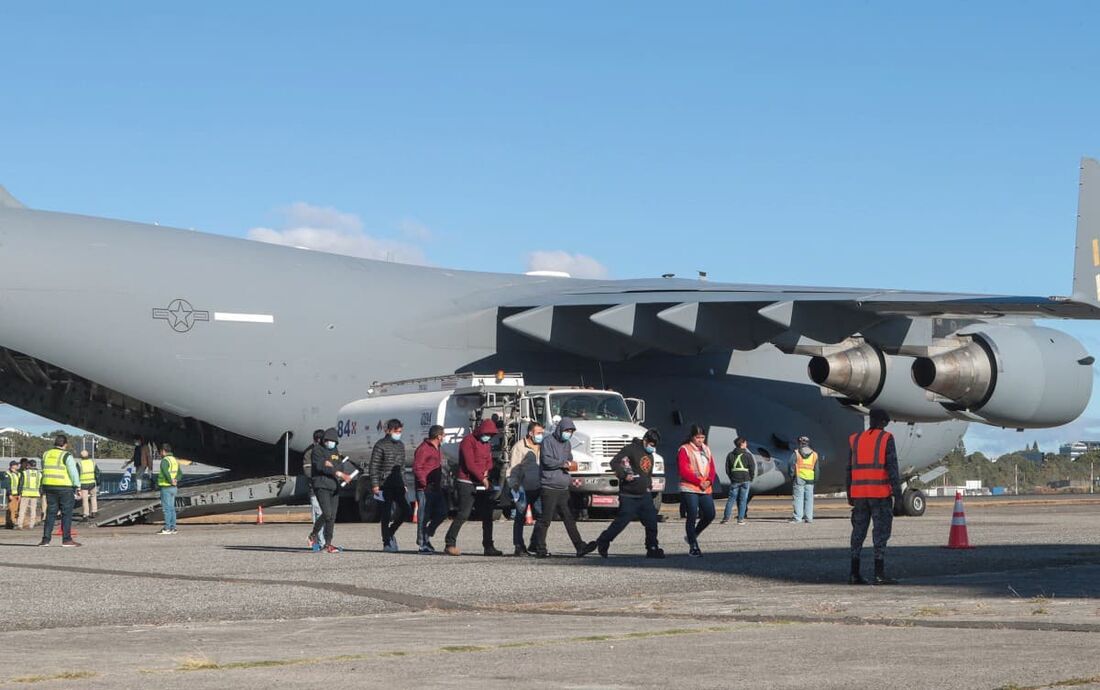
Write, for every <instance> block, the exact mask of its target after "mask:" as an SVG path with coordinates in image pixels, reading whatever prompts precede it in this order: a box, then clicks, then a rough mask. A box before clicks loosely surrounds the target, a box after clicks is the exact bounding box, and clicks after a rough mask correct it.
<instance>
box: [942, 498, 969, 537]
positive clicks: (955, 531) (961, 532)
mask: <svg viewBox="0 0 1100 690" xmlns="http://www.w3.org/2000/svg"><path fill="white" fill-rule="evenodd" d="M945 548H948V549H972V548H974V547H973V546H971V545H970V537H969V536H968V535H967V533H966V511H964V510H963V497H962V492H960V491H956V492H955V512H954V514H953V515H952V516H951V534H950V535H949V536H948V537H947V546H946V547H945Z"/></svg>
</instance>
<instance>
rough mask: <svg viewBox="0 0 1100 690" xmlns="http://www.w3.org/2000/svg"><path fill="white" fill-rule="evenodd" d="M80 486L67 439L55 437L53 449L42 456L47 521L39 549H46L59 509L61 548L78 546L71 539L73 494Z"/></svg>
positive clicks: (60, 435) (59, 436)
mask: <svg viewBox="0 0 1100 690" xmlns="http://www.w3.org/2000/svg"><path fill="white" fill-rule="evenodd" d="M79 486H80V470H79V469H78V468H77V466H76V460H74V459H73V456H72V453H70V452H69V437H68V436H66V435H65V434H58V435H57V436H56V437H54V440H53V448H51V449H49V450H47V451H46V453H45V454H44V455H43V456H42V489H43V493H45V494H46V519H45V520H44V521H43V528H42V541H40V542H39V543H38V545H39V546H49V545H50V539H51V537H52V536H53V526H54V523H55V522H56V521H57V511H58V509H59V508H60V510H61V545H62V546H80V543H79V542H76V541H74V540H73V506H74V505H76V496H75V493H74V492H75V491H76V489H77V487H79Z"/></svg>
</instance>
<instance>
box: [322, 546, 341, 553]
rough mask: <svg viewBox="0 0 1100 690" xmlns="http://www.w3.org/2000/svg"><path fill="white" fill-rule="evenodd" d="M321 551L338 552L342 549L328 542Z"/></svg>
mask: <svg viewBox="0 0 1100 690" xmlns="http://www.w3.org/2000/svg"><path fill="white" fill-rule="evenodd" d="M323 551H324V552H325V553H340V552H341V551H343V549H341V548H340V547H339V546H333V545H332V544H329V545H328V546H326V547H325V548H324V549H323Z"/></svg>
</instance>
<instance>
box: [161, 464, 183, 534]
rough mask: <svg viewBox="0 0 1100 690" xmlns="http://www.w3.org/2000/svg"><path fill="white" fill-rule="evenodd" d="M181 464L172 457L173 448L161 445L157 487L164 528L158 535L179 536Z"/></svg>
mask: <svg viewBox="0 0 1100 690" xmlns="http://www.w3.org/2000/svg"><path fill="white" fill-rule="evenodd" d="M181 476H182V475H181V473H180V463H179V460H176V456H174V455H172V446H171V445H169V444H167V443H162V444H161V445H160V472H158V473H157V486H158V487H160V509H161V512H163V513H164V527H163V528H162V529H161V530H160V531H159V532H157V534H177V532H178V531H177V530H176V492H177V491H178V490H179V481H180V477H181Z"/></svg>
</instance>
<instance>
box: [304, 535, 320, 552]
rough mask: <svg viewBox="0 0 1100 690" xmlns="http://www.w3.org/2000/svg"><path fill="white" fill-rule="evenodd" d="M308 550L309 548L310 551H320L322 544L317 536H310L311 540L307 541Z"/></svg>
mask: <svg viewBox="0 0 1100 690" xmlns="http://www.w3.org/2000/svg"><path fill="white" fill-rule="evenodd" d="M306 548H308V549H309V550H310V551H320V550H321V542H320V541H318V540H317V537H316V536H314V535H312V534H311V535H309V539H307V540H306Z"/></svg>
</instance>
